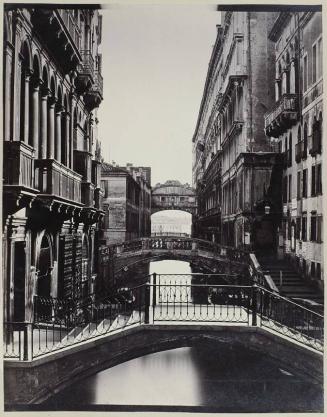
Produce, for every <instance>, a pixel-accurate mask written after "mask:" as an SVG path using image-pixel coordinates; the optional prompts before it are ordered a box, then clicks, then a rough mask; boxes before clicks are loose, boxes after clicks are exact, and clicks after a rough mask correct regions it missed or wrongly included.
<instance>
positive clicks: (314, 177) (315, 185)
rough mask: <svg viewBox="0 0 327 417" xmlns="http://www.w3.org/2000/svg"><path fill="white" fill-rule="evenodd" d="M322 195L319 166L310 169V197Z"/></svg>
mask: <svg viewBox="0 0 327 417" xmlns="http://www.w3.org/2000/svg"><path fill="white" fill-rule="evenodd" d="M319 194H322V182H321V164H318V165H313V166H312V167H311V196H312V197H314V196H316V195H319Z"/></svg>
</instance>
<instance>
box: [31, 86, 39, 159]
mask: <svg viewBox="0 0 327 417" xmlns="http://www.w3.org/2000/svg"><path fill="white" fill-rule="evenodd" d="M39 95H40V80H35V81H34V83H33V92H32V116H33V118H32V143H33V148H34V149H35V151H36V157H38V149H39Z"/></svg>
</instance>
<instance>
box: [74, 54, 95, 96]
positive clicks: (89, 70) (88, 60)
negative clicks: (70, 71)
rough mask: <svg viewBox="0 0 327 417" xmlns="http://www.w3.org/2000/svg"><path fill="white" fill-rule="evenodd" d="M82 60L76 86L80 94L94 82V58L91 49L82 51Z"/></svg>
mask: <svg viewBox="0 0 327 417" xmlns="http://www.w3.org/2000/svg"><path fill="white" fill-rule="evenodd" d="M81 56H82V62H81V64H79V65H78V69H77V73H78V75H77V79H76V86H77V91H78V93H79V94H84V93H85V92H86V91H87V90H88V89H89V88H91V86H92V84H93V82H94V59H93V56H92V53H91V51H89V50H82V51H81Z"/></svg>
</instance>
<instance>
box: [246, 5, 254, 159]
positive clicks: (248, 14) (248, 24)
mask: <svg viewBox="0 0 327 417" xmlns="http://www.w3.org/2000/svg"><path fill="white" fill-rule="evenodd" d="M250 23H251V12H247V29H248V53H247V67H248V71H247V72H248V94H249V106H250V108H249V118H250V139H251V142H250V146H249V148H250V151H251V152H252V151H253V145H252V139H253V120H252V117H253V111H252V60H251V27H250Z"/></svg>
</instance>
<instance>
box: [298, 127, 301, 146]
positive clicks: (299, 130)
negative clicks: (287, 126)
mask: <svg viewBox="0 0 327 417" xmlns="http://www.w3.org/2000/svg"><path fill="white" fill-rule="evenodd" d="M299 142H301V126H299V127H298V129H297V143H299Z"/></svg>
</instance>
